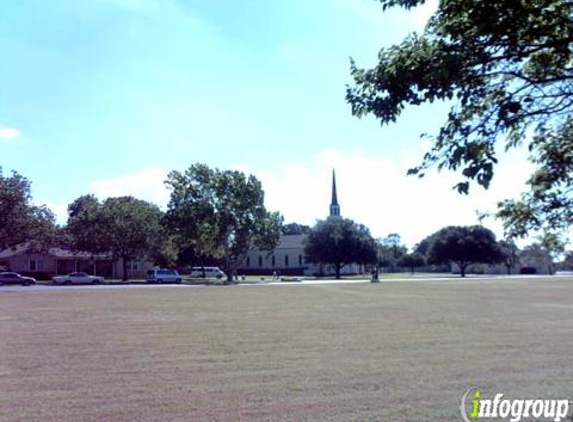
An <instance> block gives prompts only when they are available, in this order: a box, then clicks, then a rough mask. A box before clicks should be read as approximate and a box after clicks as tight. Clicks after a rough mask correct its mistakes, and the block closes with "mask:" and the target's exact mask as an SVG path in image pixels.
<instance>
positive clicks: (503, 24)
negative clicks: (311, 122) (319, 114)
mask: <svg viewBox="0 0 573 422" xmlns="http://www.w3.org/2000/svg"><path fill="white" fill-rule="evenodd" d="M380 2H381V3H382V5H383V9H387V8H390V7H393V6H400V7H404V8H406V9H410V8H412V7H415V6H418V5H420V4H423V3H424V2H425V0H380ZM572 16H573V2H571V1H567V0H528V1H507V0H492V1H481V0H440V2H439V6H438V8H437V10H436V12H435V14H434V15H433V16H432V17H431V19H430V20H429V22H428V24H427V26H426V28H425V30H424V32H423V34H421V35H418V34H411V35H410V36H408V37H407V38H406V39H405V40H404V41H403V42H402V43H401V44H400V45H395V46H391V47H388V48H384V49H382V50H381V51H380V53H379V56H378V57H379V62H378V64H377V65H376V66H375V67H374V68H372V69H369V70H365V69H361V68H359V67H357V66H356V65H355V64H354V62H353V63H352V66H351V72H352V76H353V79H354V85H353V86H350V87H349V88H348V90H347V100H348V101H349V102H350V104H351V105H352V112H353V113H354V114H355V115H357V116H363V115H365V114H368V113H372V114H374V115H375V116H376V117H377V118H379V119H380V120H381V122H382V123H383V124H385V123H390V122H393V121H395V120H396V119H397V118H398V117H399V116H400V114H401V112H402V110H403V109H404V108H405V107H406V106H407V105H420V104H423V103H431V102H434V101H436V100H446V101H450V102H451V103H453V105H452V107H451V110H450V112H449V114H448V115H447V118H446V120H445V123H444V125H443V126H442V128H441V129H440V130H439V132H438V133H437V134H435V136H434V138H433V140H434V144H433V147H432V149H431V150H430V151H429V152H428V153H427V154H426V155H425V157H424V160H423V162H422V164H421V165H420V166H418V167H416V168H414V169H411V170H410V173H411V174H418V175H419V176H420V177H422V176H423V175H424V173H425V171H426V170H427V169H428V168H430V167H433V166H437V167H438V168H448V169H452V170H457V169H461V170H462V174H463V176H464V179H463V181H461V182H460V183H459V184H458V185H457V188H458V190H459V191H460V192H463V193H467V192H468V188H469V182H470V181H471V180H476V181H477V183H478V184H480V185H482V186H483V187H485V188H487V187H488V186H489V184H490V181H491V179H492V177H493V174H494V166H495V165H496V164H497V162H498V152H499V151H500V150H501V149H502V148H496V145H497V144H499V143H500V141H501V142H502V143H503V145H504V146H505V148H506V149H507V148H513V147H516V146H518V145H521V144H522V143H523V142H525V141H527V139H530V138H527V137H526V134H527V133H529V132H528V131H529V130H533V131H535V132H536V134H537V136H536V137H535V138H534V139H533V140H528V141H527V142H528V143H529V148H530V150H531V152H532V155H533V157H535V158H534V159H535V161H536V163H537V164H538V165H539V170H538V171H537V172H536V173H535V174H534V175H533V176H532V178H531V180H530V187H531V189H530V192H528V193H526V194H525V195H524V197H523V198H522V199H521V200H520V201H510V202H506V203H502V204H500V211H501V212H500V213H499V216H500V217H502V218H503V219H504V224H505V225H506V229H507V230H508V231H509V232H512V234H514V235H523V234H525V232H526V231H527V230H530V229H532V228H533V229H538V228H541V227H546V228H550V229H562V228H564V227H565V228H567V227H568V226H570V224H571V223H572V222H573V221H572V215H571V209H572V208H573V207H572V206H571V205H572V203H571V202H572V196H573V192H572V186H571V180H572V176H573V165H572V162H573V158H572V157H573V143H572V141H571V125H572V124H571V121H570V120H569V118H570V117H571V112H572V111H573V95H572V94H573V83H572V82H573V48H572V45H573V19H572Z"/></svg>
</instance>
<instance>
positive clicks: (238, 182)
mask: <svg viewBox="0 0 573 422" xmlns="http://www.w3.org/2000/svg"><path fill="white" fill-rule="evenodd" d="M166 184H167V185H168V186H169V187H170V188H171V190H172V192H171V199H170V201H169V205H168V211H167V220H168V221H169V226H170V228H171V230H172V232H173V233H174V235H175V236H176V237H177V239H178V241H179V244H180V247H181V248H182V249H187V250H192V251H194V253H195V254H196V255H200V256H210V257H215V258H216V257H222V258H224V260H225V266H226V272H227V277H228V281H229V282H231V281H233V276H234V274H235V272H236V268H237V267H238V266H239V265H240V264H241V262H242V261H243V260H244V259H245V258H246V256H247V254H248V252H249V250H250V249H251V248H257V249H264V250H272V249H274V248H275V246H276V245H277V243H278V240H279V236H280V228H281V225H282V217H281V216H280V215H279V214H278V213H272V212H269V211H267V209H266V208H265V205H264V191H263V188H262V185H261V182H260V181H259V180H258V179H257V178H256V177H254V176H252V175H250V176H246V175H245V174H244V173H242V172H239V171H231V170H225V171H222V170H218V169H211V168H209V167H208V166H206V165H204V164H195V165H192V166H191V167H190V168H189V169H188V170H186V171H185V172H184V173H181V172H178V171H172V172H171V173H170V174H169V176H168V179H167V181H166Z"/></svg>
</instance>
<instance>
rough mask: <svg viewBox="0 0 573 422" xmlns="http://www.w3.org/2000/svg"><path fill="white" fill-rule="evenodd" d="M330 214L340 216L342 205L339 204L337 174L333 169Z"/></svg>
mask: <svg viewBox="0 0 573 422" xmlns="http://www.w3.org/2000/svg"><path fill="white" fill-rule="evenodd" d="M330 216H331V217H339V216H340V205H338V196H337V195H336V175H335V174H334V169H332V200H331V202H330Z"/></svg>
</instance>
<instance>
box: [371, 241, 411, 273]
mask: <svg viewBox="0 0 573 422" xmlns="http://www.w3.org/2000/svg"><path fill="white" fill-rule="evenodd" d="M377 249H378V251H377V254H378V265H379V266H380V267H384V268H389V270H390V271H391V272H394V271H395V269H396V265H398V261H399V260H400V258H401V257H402V256H403V255H404V254H406V253H407V252H408V248H406V246H404V245H403V244H402V238H401V237H400V235H399V234H397V233H390V234H389V235H388V236H386V237H385V238H382V239H380V240H379V241H378V242H377Z"/></svg>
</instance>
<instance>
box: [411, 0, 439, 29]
mask: <svg viewBox="0 0 573 422" xmlns="http://www.w3.org/2000/svg"><path fill="white" fill-rule="evenodd" d="M438 6H439V3H438V0H429V1H426V2H425V3H424V4H422V5H421V6H418V7H415V8H414V9H412V14H413V23H414V25H415V26H416V28H417V29H418V30H420V31H421V30H423V29H424V28H425V27H426V24H427V23H428V19H430V17H431V16H432V15H433V14H434V13H435V12H436V10H438Z"/></svg>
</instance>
